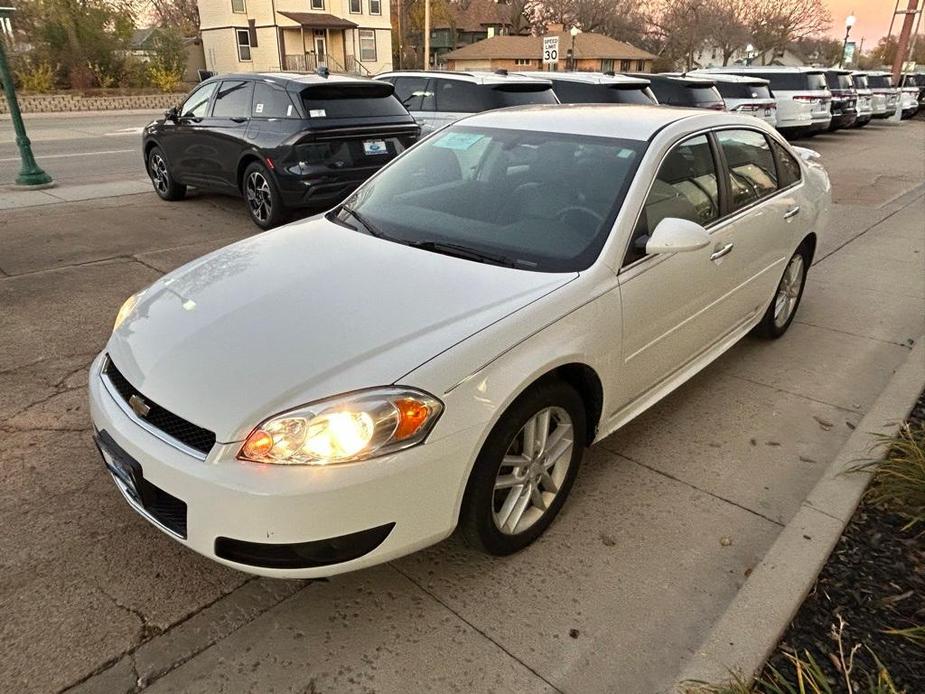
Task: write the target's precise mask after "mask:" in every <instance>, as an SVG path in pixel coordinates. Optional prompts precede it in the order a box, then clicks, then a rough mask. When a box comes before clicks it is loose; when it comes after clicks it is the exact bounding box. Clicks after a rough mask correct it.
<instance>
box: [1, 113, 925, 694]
mask: <svg viewBox="0 0 925 694" xmlns="http://www.w3.org/2000/svg"><path fill="white" fill-rule="evenodd" d="M71 118H72V117H68V122H70V119H71ZM81 122H82V123H83V122H84V121H81ZM110 122H112V121H110ZM129 122H130V121H123V122H121V123H116V127H109V126H102V124H100V126H102V128H101V129H100V130H94V129H93V128H96V127H98V126H97V125H96V124H93V125H92V126H90V125H84V126H82V127H76V126H71V127H70V128H69V129H68V128H64V129H65V130H68V132H69V133H72V132H79V131H81V130H82V131H83V136H82V137H70V138H62V137H61V134H60V132H59V131H56V130H55V128H48V130H47V132H46V133H45V134H46V135H49V137H48V139H47V140H45V141H46V142H58V143H61V142H62V141H68V142H70V141H71V140H75V139H76V140H77V142H83V143H84V144H87V143H89V142H91V141H92V142H93V143H98V142H99V141H101V140H102V141H103V142H106V141H109V139H110V138H114V140H113V141H115V142H125V143H127V144H125V145H116V146H112V145H107V146H105V147H100V148H99V150H97V151H100V150H101V151H107V150H118V149H120V148H125V149H129V148H131V147H132V146H134V144H128V143H136V142H137V141H136V140H135V139H134V138H135V136H132V137H125V136H122V135H112V136H107V135H106V133H107V132H115V131H117V130H119V129H120V127H137V125H135V126H132V125H129ZM39 130H40V129H36V132H37V133H38V132H39ZM37 139H38V140H39V141H40V142H41V141H42V140H41V138H37ZM76 145H77V143H75V146H76ZM811 146H812V147H813V148H815V149H817V150H819V151H820V152H821V153H822V157H823V159H822V161H823V163H824V164H825V165H826V166H827V167H828V168H829V171H830V174H831V177H832V181H833V194H834V203H835V204H834V206H833V215H832V219H831V222H830V224H829V226H828V228H827V229H826V230H824V231H823V232H822V234H821V238H820V245H819V248H818V250H817V254H816V259H815V261H816V262H815V264H814V266H813V268H812V269H811V271H810V274H809V279H808V282H807V289H806V293H805V296H804V300H803V304H802V306H801V308H800V312H799V314H798V315H797V317H796V321H795V322H794V324H793V325H792V327H791V329H790V331H789V332H788V333H787V335H786V336H784V337H783V338H782V339H780V340H777V341H775V342H766V341H762V340H758V339H753V338H747V339H745V340H743V341H742V342H741V343H740V344H738V345H736V346H735V347H734V348H733V349H732V350H730V352H729V353H727V354H726V355H724V356H723V357H722V358H720V359H719V360H717V361H716V362H715V363H714V364H712V365H711V366H710V367H709V368H707V369H706V370H704V371H703V372H702V373H701V374H699V375H698V376H697V377H695V378H694V379H692V380H691V381H690V382H689V383H687V384H686V385H684V386H683V387H681V388H679V389H678V390H677V391H675V392H674V393H673V394H672V395H671V396H669V397H668V398H666V399H665V400H664V401H662V402H661V403H660V404H658V405H657V406H656V407H654V408H652V409H651V410H649V411H648V412H646V413H644V414H642V415H641V416H639V417H638V418H637V419H636V420H634V421H633V422H631V423H630V424H628V425H627V426H626V427H624V428H623V429H621V430H620V431H619V432H617V433H616V434H615V435H613V436H611V437H609V438H607V439H606V440H604V441H602V442H601V443H600V444H599V445H597V446H595V447H594V448H592V449H591V450H590V451H589V453H588V457H587V458H586V461H585V463H584V464H583V466H582V469H581V472H580V474H579V476H578V480H577V483H576V485H575V488H574V490H573V492H572V495H571V496H570V498H569V500H568V503H567V504H566V505H565V507H564V508H563V511H562V513H561V514H560V516H559V517H558V518H557V520H556V523H555V524H553V526H552V527H551V528H550V529H549V532H548V533H547V534H546V535H544V537H543V538H541V540H540V541H538V542H537V543H536V544H535V545H533V546H531V547H530V548H528V549H526V550H525V551H523V552H521V553H518V554H516V555H513V556H511V557H505V558H489V557H485V556H482V555H480V554H478V553H476V552H473V551H472V550H470V549H468V548H467V547H465V546H464V545H463V544H462V543H461V542H460V541H459V540H457V539H456V538H451V539H449V540H447V541H445V542H442V543H440V544H439V545H436V546H434V547H431V548H428V549H427V550H424V551H422V552H418V553H416V554H414V555H411V556H409V557H405V558H403V559H400V560H398V561H395V562H390V563H389V564H386V565H382V566H378V567H374V568H372V569H369V570H366V571H361V572H357V573H354V574H349V575H345V576H338V577H335V578H333V579H331V580H328V581H311V582H302V581H274V580H267V579H254V578H252V577H249V576H247V575H245V574H242V573H238V572H236V571H233V570H230V569H227V568H224V567H222V566H219V565H217V564H214V563H212V562H210V561H208V560H206V559H204V558H202V557H200V556H198V555H196V554H194V553H192V552H190V551H188V550H186V549H185V548H183V547H181V546H180V545H179V544H177V543H176V542H173V541H172V540H170V539H168V538H167V537H165V536H164V535H163V534H162V533H160V532H158V531H157V530H156V529H155V528H153V527H152V526H150V525H149V524H148V523H146V522H145V521H144V520H143V519H141V518H140V517H139V516H138V515H137V514H135V513H134V512H132V511H131V509H130V508H129V507H128V506H127V505H126V504H125V502H124V500H123V499H122V497H121V496H120V494H119V493H118V491H117V490H116V489H115V487H114V485H113V484H112V481H111V479H109V477H108V475H107V474H106V473H105V472H104V470H103V468H102V464H101V463H100V460H99V455H98V454H97V452H96V451H95V450H94V448H93V444H92V442H91V437H90V423H89V420H88V413H87V393H86V383H87V379H88V373H87V366H88V364H89V362H90V360H91V359H92V357H93V356H94V355H95V353H97V352H98V350H99V349H100V348H101V347H102V345H104V344H105V342H106V339H107V336H108V335H109V332H110V330H111V328H112V320H113V316H114V315H115V313H116V310H117V309H118V306H119V305H120V304H121V303H122V301H123V300H124V299H125V297H126V296H128V295H129V294H131V293H132V292H134V291H136V290H138V289H140V288H142V287H144V286H146V285H148V284H150V283H151V282H152V281H154V280H155V279H156V278H157V277H159V276H160V275H161V274H162V273H164V272H168V271H169V270H171V269H173V268H175V267H177V266H179V265H180V264H182V263H185V262H187V261H188V260H191V259H193V258H196V257H198V256H200V255H202V254H204V253H206V252H208V251H210V250H212V249H214V248H217V247H219V246H222V245H225V244H227V243H229V242H231V241H233V240H235V239H240V238H245V237H247V236H250V235H252V234H253V233H255V228H254V227H253V225H252V224H251V223H250V222H249V220H248V219H247V218H246V215H245V212H244V210H243V209H242V207H241V204H240V201H237V200H234V199H232V198H222V197H219V196H210V195H196V196H193V197H191V198H190V199H188V200H185V201H182V202H178V203H165V202H163V201H161V200H159V199H158V198H157V197H156V196H155V195H154V193H153V192H150V191H149V192H145V193H140V194H136V195H125V196H110V197H99V198H98V199H94V200H87V201H84V202H70V203H53V204H45V205H42V206H36V207H23V208H21V209H10V210H4V211H3V212H2V213H0V326H2V329H0V435H2V436H3V440H4V445H3V447H2V449H0V644H3V647H4V648H3V651H4V657H3V658H0V691H15V692H17V693H18V694H25V693H27V692H48V691H58V690H62V689H65V688H68V687H75V688H76V690H77V691H79V692H106V693H107V694H109V693H116V692H127V691H133V692H134V691H137V690H138V689H144V688H147V689H150V690H151V691H152V692H161V691H162V692H170V693H173V692H204V693H205V692H208V693H209V694H212V693H214V692H234V693H238V692H259V693H260V694H263V693H265V692H300V693H303V694H304V693H306V692H316V693H318V694H322V693H324V694H327V693H328V692H338V693H340V692H371V691H372V692H382V693H386V694H389V693H391V692H396V693H399V692H400V693H402V694H404V692H418V691H433V692H441V693H442V692H451V691H459V692H478V693H480V692H487V691H495V692H518V693H521V692H530V693H532V692H569V693H571V692H576V693H579V692H580V693H581V694H585V693H589V694H593V693H596V692H607V693H609V692H620V693H621V694H653V692H659V691H662V690H663V689H664V688H665V687H666V686H667V685H668V684H669V683H670V682H672V681H673V679H674V676H675V674H676V673H677V672H678V671H679V669H680V668H681V667H682V665H683V663H684V662H685V659H686V658H688V656H689V655H690V654H691V653H692V652H694V651H695V650H696V649H697V648H698V647H699V646H700V644H701V643H702V640H703V639H704V638H705V637H706V635H707V634H708V633H709V631H710V629H711V627H712V625H713V624H714V623H715V622H716V620H717V619H719V617H720V616H721V615H722V614H723V612H724V611H725V609H726V608H727V606H728V605H729V604H730V602H731V601H732V600H733V598H734V597H735V596H736V594H737V593H738V591H739V590H740V588H741V587H742V585H743V583H744V582H745V581H746V580H747V576H748V575H749V573H750V571H751V569H752V568H753V567H754V566H756V564H757V563H758V562H760V561H761V560H762V557H763V556H764V555H765V552H766V551H767V550H768V548H769V547H771V546H772V544H773V543H774V541H775V539H776V538H777V537H778V536H779V534H780V532H781V529H782V527H783V526H784V525H785V524H786V523H787V522H788V521H789V520H790V519H791V518H793V517H794V515H795V514H796V512H797V511H798V509H800V508H801V505H802V504H804V503H805V499H806V495H807V493H808V492H809V490H811V489H812V488H813V486H814V485H815V483H816V481H817V480H818V479H819V478H820V476H821V475H822V473H823V471H824V470H825V468H826V466H827V465H828V463H829V462H831V460H833V458H834V457H835V455H836V454H837V452H838V450H839V449H840V447H841V446H842V444H843V443H844V442H845V441H846V440H847V439H848V437H849V436H850V435H851V433H852V431H853V429H854V428H855V427H857V424H858V422H860V420H861V418H862V417H863V415H864V414H865V413H866V412H867V411H868V410H869V409H870V407H871V405H872V403H873V402H874V401H875V400H876V398H877V396H878V395H879V394H880V392H881V390H882V389H883V387H884V386H885V384H886V383H887V382H888V381H889V380H890V378H891V377H892V375H893V373H894V371H895V369H896V368H897V367H898V365H900V364H902V363H904V361H905V360H906V359H907V358H908V355H909V353H910V347H909V344H910V341H913V340H918V339H919V338H920V336H921V335H922V333H923V331H925V238H923V227H922V219H923V215H925V161H923V159H922V157H921V153H922V151H923V147H925V122H911V123H905V124H902V125H901V126H890V125H886V124H876V125H874V126H871V127H869V128H866V129H864V130H863V131H852V132H847V133H837V134H834V135H822V136H819V137H817V138H815V139H814V140H812V141H811ZM78 151H79V150H77V149H75V150H71V152H73V153H77V152H78ZM97 156H98V157H101V158H102V157H109V156H122V155H97ZM125 156H130V155H129V154H128V153H125ZM72 159H74V158H72ZM83 159H84V160H85V162H84V164H82V165H81V166H84V167H85V168H87V169H89V168H91V167H95V166H96V164H97V162H96V161H95V160H94V157H93V156H89V157H84V158H83ZM87 159H90V160H94V161H93V163H92V164H90V163H89V162H86V160H87ZM47 161H48V162H49V163H50V162H52V161H55V160H52V159H48V160H47ZM60 161H62V163H63V162H64V161H66V160H65V159H62V160H60ZM67 165H68V166H70V163H69V164H67ZM63 170H64V169H63V168H62V171H63ZM16 194H18V193H15V194H14V195H16ZM806 539H807V542H810V541H811V538H806ZM849 635H850V636H851V637H852V639H854V638H856V637H855V635H853V633H852V632H851V630H850V625H849ZM852 642H853V640H852Z"/></svg>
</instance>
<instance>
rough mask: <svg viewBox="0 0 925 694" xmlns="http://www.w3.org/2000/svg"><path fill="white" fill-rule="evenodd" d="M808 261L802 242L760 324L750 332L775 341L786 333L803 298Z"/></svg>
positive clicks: (807, 250) (806, 251)
mask: <svg viewBox="0 0 925 694" xmlns="http://www.w3.org/2000/svg"><path fill="white" fill-rule="evenodd" d="M810 260H811V258H810V253H809V249H808V248H807V246H806V243H805V242H804V243H803V244H801V245H800V247H799V248H798V249H797V251H796V253H794V254H793V256H791V258H790V261H789V262H788V263H787V267H786V268H785V269H784V274H783V275H782V276H781V279H780V282H779V283H778V284H777V289H775V290H774V297H773V298H772V299H771V303H770V305H769V306H768V309H767V310H766V311H765V312H764V316H763V317H762V319H761V322H760V323H759V324H758V325H756V326H755V328H754V330H753V331H752V332H753V334H755V335H758V336H759V337H764V338H767V339H770V340H776V339H777V338H779V337H780V336H781V335H783V334H784V333H785V332H787V328H789V327H790V324H791V323H792V322H793V318H794V316H796V314H797V309H798V308H799V307H800V300H801V299H802V298H803V288H804V287H805V286H806V274H807V271H808V270H809V263H810Z"/></svg>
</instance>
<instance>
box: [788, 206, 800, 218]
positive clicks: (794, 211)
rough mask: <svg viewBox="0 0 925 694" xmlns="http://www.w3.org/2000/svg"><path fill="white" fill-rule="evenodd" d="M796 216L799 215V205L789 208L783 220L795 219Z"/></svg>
mask: <svg viewBox="0 0 925 694" xmlns="http://www.w3.org/2000/svg"><path fill="white" fill-rule="evenodd" d="M798 214H800V206H799V205H797V206H796V207H791V208H790V209H789V210H787V211H786V212H784V219H791V218H793V217H796V216H797V215H798Z"/></svg>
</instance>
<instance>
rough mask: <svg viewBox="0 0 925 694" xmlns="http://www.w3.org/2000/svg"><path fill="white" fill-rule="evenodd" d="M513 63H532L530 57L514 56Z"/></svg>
mask: <svg viewBox="0 0 925 694" xmlns="http://www.w3.org/2000/svg"><path fill="white" fill-rule="evenodd" d="M514 65H533V61H532V60H531V59H530V58H514Z"/></svg>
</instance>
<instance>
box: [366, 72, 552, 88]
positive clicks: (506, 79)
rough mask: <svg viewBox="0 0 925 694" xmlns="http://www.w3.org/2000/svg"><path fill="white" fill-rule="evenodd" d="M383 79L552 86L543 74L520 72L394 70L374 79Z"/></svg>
mask: <svg viewBox="0 0 925 694" xmlns="http://www.w3.org/2000/svg"><path fill="white" fill-rule="evenodd" d="M383 77H439V78H441V79H452V80H459V81H460V82H470V83H472V84H508V83H510V82H545V83H546V84H549V85H551V84H552V82H550V81H549V80H547V79H543V73H539V72H538V73H536V77H533V76H529V77H528V76H527V75H525V74H523V73H520V72H507V71H506V70H500V71H496V72H490V71H488V70H469V71H466V72H455V71H451V70H426V71H425V70H393V71H392V72H383V73H381V74H379V75H376V76H375V78H374V79H381V78H383Z"/></svg>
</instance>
